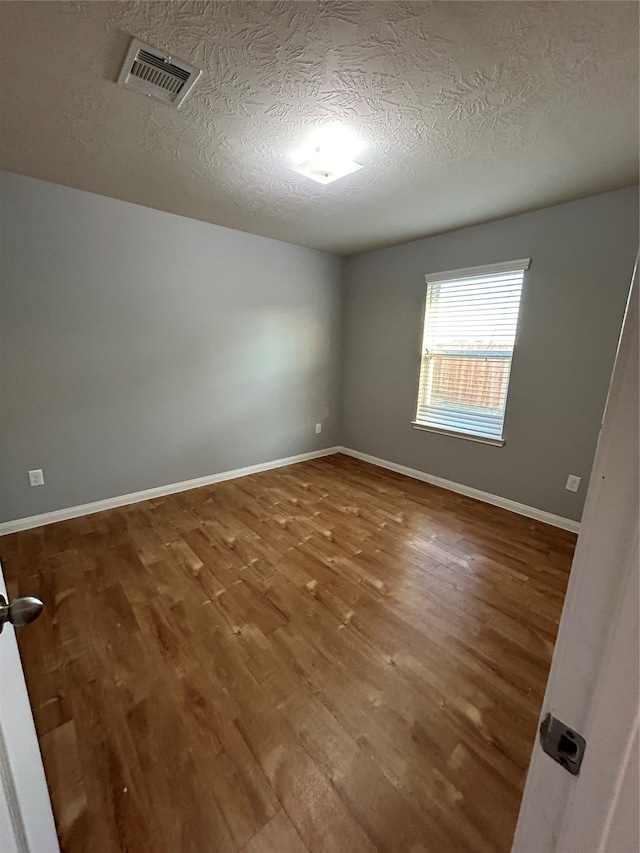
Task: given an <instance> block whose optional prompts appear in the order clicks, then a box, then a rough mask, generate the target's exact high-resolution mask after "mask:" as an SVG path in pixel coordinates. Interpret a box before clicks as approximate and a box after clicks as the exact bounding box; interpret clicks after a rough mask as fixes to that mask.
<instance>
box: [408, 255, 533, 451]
mask: <svg viewBox="0 0 640 853" xmlns="http://www.w3.org/2000/svg"><path fill="white" fill-rule="evenodd" d="M518 264H519V268H512V269H504V265H501V266H500V268H498V269H497V270H493V271H490V272H489V271H487V272H486V273H484V274H483V273H482V271H481V270H473V273H472V274H471V275H462V274H461V273H462V272H464V271H459V272H457V273H455V274H452V276H454V277H451V278H446V277H445V276H443V275H439V276H438V280H437V281H427V304H426V310H425V323H424V340H423V348H422V362H421V369H420V387H419V393H418V411H417V415H416V422H417V423H419V424H421V425H424V426H430V427H433V428H437V429H443V430H448V431H452V432H461V433H468V434H471V435H474V436H478V437H480V438H487V439H501V438H502V427H503V422H504V411H505V406H506V402H507V389H508V385H509V373H510V371H511V356H512V353H513V345H514V341H515V336H516V327H517V324H518V311H519V308H520V294H521V291H522V281H523V277H524V270H525V269H526V268H527V267H528V261H527V262H524V261H523V262H518ZM489 269H491V268H489ZM469 272H471V271H469Z"/></svg>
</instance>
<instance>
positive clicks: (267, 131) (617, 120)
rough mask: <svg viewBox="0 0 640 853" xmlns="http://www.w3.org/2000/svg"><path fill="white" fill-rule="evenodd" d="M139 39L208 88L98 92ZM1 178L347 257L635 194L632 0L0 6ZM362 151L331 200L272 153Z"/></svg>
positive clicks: (325, 189)
mask: <svg viewBox="0 0 640 853" xmlns="http://www.w3.org/2000/svg"><path fill="white" fill-rule="evenodd" d="M131 35H134V36H137V37H138V38H141V39H142V40H143V41H147V42H149V43H151V44H152V45H155V46H157V47H159V48H161V49H164V50H166V51H168V52H169V53H171V54H173V55H174V56H176V57H179V58H181V59H184V60H186V61H187V62H190V63H193V64H195V65H197V66H198V67H200V68H202V69H203V71H204V74H203V76H202V77H201V79H200V81H199V82H198V84H197V85H196V88H195V89H194V91H193V93H192V94H191V95H190V96H189V98H188V99H187V101H186V102H185V104H184V105H183V107H182V108H181V109H180V110H176V109H175V108H173V107H171V106H168V105H166V104H163V103H158V102H154V101H151V100H148V99H146V98H144V97H143V96H141V95H139V94H137V93H135V92H131V91H127V90H125V89H122V88H120V87H118V86H116V84H115V82H114V81H115V80H116V78H117V75H118V71H119V68H120V65H121V63H122V60H123V58H124V55H125V53H126V50H127V46H128V43H129V39H130V36H131ZM0 53H1V60H0V61H1V66H0V70H1V72H2V78H1V83H0V109H1V111H2V113H1V121H2V124H1V133H0V155H1V159H0V166H1V167H2V168H5V169H8V170H10V171H14V172H19V173H21V174H26V175H32V176H34V177H37V178H42V179H44V180H49V181H54V182H57V183H61V184H66V185H68V186H73V187H78V188H80V189H84V190H90V191H92V192H96V193H101V194H103V195H108V196H114V197H116V198H120V199H125V200H127V201H132V202H136V203H138V204H143V205H147V206H149V207H155V208H158V209H160V210H167V211H171V212H174V213H179V214H182V215H184V216H190V217H193V218H196V219H202V220H206V221H209V222H214V223H218V224H221V225H227V226H230V227H232V228H239V229H242V230H244V231H251V232H254V233H257V234H263V235H266V236H269V237H276V238H279V239H283V240H288V241H290V242H294V243H301V244H303V245H307V246H316V247H319V248H323V249H328V250H331V251H335V252H339V253H343V254H348V253H351V252H355V251H360V250H364V249H368V248H372V247H377V246H383V245H389V244H392V243H398V242H402V241H404V240H408V239H412V238H415V237H419V236H422V235H427V234H433V233H436V232H440V231H445V230H448V229H451V228H456V227H459V226H462V225H467V224H470V223H474V222H480V221H484V220H489V219H495V218H498V217H501V216H506V215H509V214H512V213H517V212H521V211H524V210H530V209H534V208H537V207H542V206H545V205H548V204H554V203H557V202H562V201H566V200H568V199H572V198H578V197H580V196H585V195H589V194H592V193H596V192H601V191H604V190H608V189H613V188H616V187H620V186H624V185H628V184H631V183H634V182H635V181H637V179H638V6H637V4H636V3H632V2H602V3H600V2H555V3H529V2H496V3H494V2H471V3H467V2H435V3H423V2H393V3H386V2H366V3H352V2H339V1H336V2H321V3H314V2H273V3H272V2H255V3H254V2H234V1H232V2H207V3H204V2H137V3H130V2H86V3H85V2H74V3H61V2H56V3H41V2H36V3H32V2H2V3H0ZM336 121H339V122H341V123H343V124H344V125H345V126H347V127H349V128H351V129H352V130H355V131H356V132H357V133H358V134H359V136H360V137H361V138H362V139H363V140H364V141H365V142H366V145H367V147H366V148H365V150H364V152H363V154H362V156H361V158H359V159H360V162H362V163H363V164H364V166H365V168H363V169H361V170H360V171H358V172H356V173H355V174H353V175H350V176H348V177H346V178H343V179H341V180H339V181H337V182H336V183H333V184H330V185H328V186H320V185H318V184H315V183H313V182H312V181H310V180H309V179H307V178H304V177H303V176H301V175H298V174H296V173H295V172H292V171H291V170H290V169H289V167H288V165H289V164H288V154H289V152H290V151H292V150H293V149H295V148H297V147H299V145H300V143H302V142H304V141H305V138H306V137H307V135H308V134H309V132H310V131H311V130H312V129H313V128H314V127H315V126H317V125H318V124H322V123H325V122H336Z"/></svg>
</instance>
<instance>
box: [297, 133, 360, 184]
mask: <svg viewBox="0 0 640 853" xmlns="http://www.w3.org/2000/svg"><path fill="white" fill-rule="evenodd" d="M362 147H363V143H362V142H361V141H360V140H359V139H358V138H357V136H355V134H353V133H351V131H349V130H346V129H345V128H343V127H338V126H335V125H330V126H328V127H323V128H320V129H319V130H318V131H316V132H315V133H314V134H313V135H312V136H311V138H310V139H309V141H308V142H307V144H306V145H305V146H304V147H303V148H301V149H300V150H299V151H296V152H295V153H294V154H293V155H292V157H291V160H292V162H293V165H292V167H291V168H292V169H293V171H294V172H298V173H299V174H300V175H305V176H306V177H307V178H311V180H312V181H317V183H319V184H330V183H331V182H332V181H335V180H337V179H338V178H343V177H344V176H345V175H350V174H351V173H352V172H357V171H358V169H362V164H361V163H356V162H355V160H354V159H353V157H355V156H356V155H357V154H358V152H359V151H360V150H361V149H362Z"/></svg>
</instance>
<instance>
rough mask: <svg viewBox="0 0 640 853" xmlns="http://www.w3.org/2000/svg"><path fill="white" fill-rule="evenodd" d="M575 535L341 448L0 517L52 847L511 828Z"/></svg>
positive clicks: (256, 851)
mask: <svg viewBox="0 0 640 853" xmlns="http://www.w3.org/2000/svg"><path fill="white" fill-rule="evenodd" d="M574 545H575V536H574V535H573V534H571V533H566V532H564V531H561V530H558V529H555V528H552V527H549V526H547V525H544V524H541V523H538V522H534V521H531V520H529V519H526V518H522V517H520V516H517V515H514V514H513V513H509V512H506V511H504V510H501V509H497V508H495V507H491V506H488V505H486V504H482V503H478V502H477V501H473V500H471V499H469V498H465V497H463V496H460V495H456V494H453V493H451V492H447V491H444V490H442V489H438V488H436V487H434V486H430V485H427V484H425V483H421V482H418V481H414V480H411V479H409V478H406V477H403V476H401V475H397V474H394V473H390V472H387V471H383V470H381V469H378V468H375V467H373V466H371V465H367V464H366V463H363V462H359V461H357V460H354V459H351V458H347V457H345V456H340V455H338V456H331V457H326V458H323V459H318V460H314V461H312V462H305V463H300V464H298V465H293V466H290V467H288V468H282V469H279V470H276V471H271V472H265V473H261V474H255V475H252V476H249V477H245V478H243V479H239V480H234V481H229V482H225V483H219V484H216V485H213V486H208V487H205V488H201V489H197V490H193V491H190V492H183V493H182V494H178V495H174V496H170V497H166V498H160V499H157V500H153V501H148V502H146V503H141V504H136V505H133V506H129V507H124V508H122V509H117V510H112V511H109V512H104V513H100V514H97V515H92V516H86V517H84V518H80V519H75V520H71V521H65V522H61V523H59V524H54V525H49V526H47V527H42V528H39V529H36V530H32V531H24V532H21V533H17V534H13V535H10V536H6V537H3V538H2V539H0V556H1V557H2V562H3V566H4V571H5V575H6V578H7V583H8V587H9V591H10V593H11V594H12V595H17V594H27V593H33V594H36V595H40V596H41V597H42V598H43V599H44V601H45V603H46V608H45V611H44V613H43V615H42V617H41V618H40V620H39V621H38V622H35V623H34V624H33V625H30V626H29V627H28V628H25V629H23V630H22V631H21V632H20V633H19V642H20V650H21V654H22V658H23V663H24V668H25V673H26V678H27V684H28V688H29V693H30V697H31V701H32V704H33V709H34V714H35V720H36V727H37V730H38V735H39V738H40V743H41V749H42V753H43V758H44V764H45V770H46V774H47V779H48V783H49V787H50V791H51V796H52V801H53V807H54V813H55V817H56V822H57V827H58V832H59V836H60V839H61V845H62V848H63V850H64V851H65V853H94V851H95V853H125V851H127V852H128V853H142V851H144V852H145V853H146V851H153V853H192V852H193V853H239V851H241V853H305V851H306V853H320V851H321V852H322V853H372V851H387V852H388V853H403V851H407V852H408V851H411V853H418V851H430V853H441V851H443V852H445V853H446V851H474V853H478V851H491V853H496V851H507V850H509V849H510V846H511V841H512V837H513V832H514V828H515V822H516V818H517V813H518V808H519V802H520V797H521V793H522V789H523V784H524V779H525V775H526V768H527V764H528V760H529V755H530V751H531V747H532V744H533V740H534V737H535V734H536V726H537V718H538V713H539V709H540V705H541V702H542V696H543V692H544V687H545V683H546V678H547V673H548V669H549V664H550V660H551V654H552V650H553V644H554V640H555V635H556V629H557V625H558V621H559V618H560V611H561V607H562V601H563V597H564V593H565V588H566V583H567V579H568V573H569V568H570V564H571V559H572V555H573V549H574Z"/></svg>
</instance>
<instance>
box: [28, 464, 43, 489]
mask: <svg viewBox="0 0 640 853" xmlns="http://www.w3.org/2000/svg"><path fill="white" fill-rule="evenodd" d="M29 485H30V486H44V474H43V473H42V468H38V469H36V470H35V471H29Z"/></svg>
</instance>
